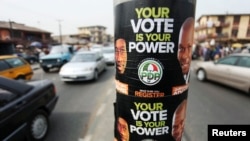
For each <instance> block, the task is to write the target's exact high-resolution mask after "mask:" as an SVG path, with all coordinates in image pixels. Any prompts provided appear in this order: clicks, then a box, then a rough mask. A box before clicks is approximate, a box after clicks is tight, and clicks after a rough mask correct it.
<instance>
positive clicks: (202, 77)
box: [197, 69, 206, 81]
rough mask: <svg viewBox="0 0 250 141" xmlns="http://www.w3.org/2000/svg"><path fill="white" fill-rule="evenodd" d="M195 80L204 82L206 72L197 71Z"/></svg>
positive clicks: (202, 70)
mask: <svg viewBox="0 0 250 141" xmlns="http://www.w3.org/2000/svg"><path fill="white" fill-rule="evenodd" d="M197 79H198V80H200V81H205V80H206V72H205V70H204V69H199V70H198V71H197Z"/></svg>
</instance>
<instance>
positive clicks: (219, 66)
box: [211, 56, 238, 84]
mask: <svg viewBox="0 0 250 141" xmlns="http://www.w3.org/2000/svg"><path fill="white" fill-rule="evenodd" d="M237 60H238V58H237V57H236V56H230V57H225V58H222V59H220V60H219V61H218V62H216V63H215V65H214V67H213V68H211V69H212V70H213V71H212V73H213V75H212V76H213V78H211V79H213V80H215V81H217V82H221V83H223V84H230V82H229V81H230V73H231V71H232V70H231V69H232V67H233V66H234V65H235V64H236V62H237Z"/></svg>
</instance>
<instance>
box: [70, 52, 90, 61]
mask: <svg viewBox="0 0 250 141" xmlns="http://www.w3.org/2000/svg"><path fill="white" fill-rule="evenodd" d="M93 61H95V55H94V54H76V55H74V56H73V57H72V59H71V61H70V62H93Z"/></svg>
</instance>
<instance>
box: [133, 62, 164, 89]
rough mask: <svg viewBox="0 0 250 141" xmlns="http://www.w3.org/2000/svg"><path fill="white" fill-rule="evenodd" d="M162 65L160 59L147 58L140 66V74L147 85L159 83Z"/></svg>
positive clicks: (140, 77)
mask: <svg viewBox="0 0 250 141" xmlns="http://www.w3.org/2000/svg"><path fill="white" fill-rule="evenodd" d="M162 73H163V71H162V66H161V64H160V63H159V62H158V61H155V60H152V59H147V60H145V61H143V62H142V63H141V64H140V66H139V68H138V76H139V79H140V80H141V82H142V83H143V84H145V85H148V86H152V85H155V84H157V83H158V82H159V81H160V80H161V78H162Z"/></svg>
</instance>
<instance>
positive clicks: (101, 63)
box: [97, 52, 106, 72]
mask: <svg viewBox="0 0 250 141" xmlns="http://www.w3.org/2000/svg"><path fill="white" fill-rule="evenodd" d="M105 65H106V62H105V59H104V57H103V54H102V53H101V52H98V53H97V66H98V70H100V72H101V71H103V70H104V69H105Z"/></svg>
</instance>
